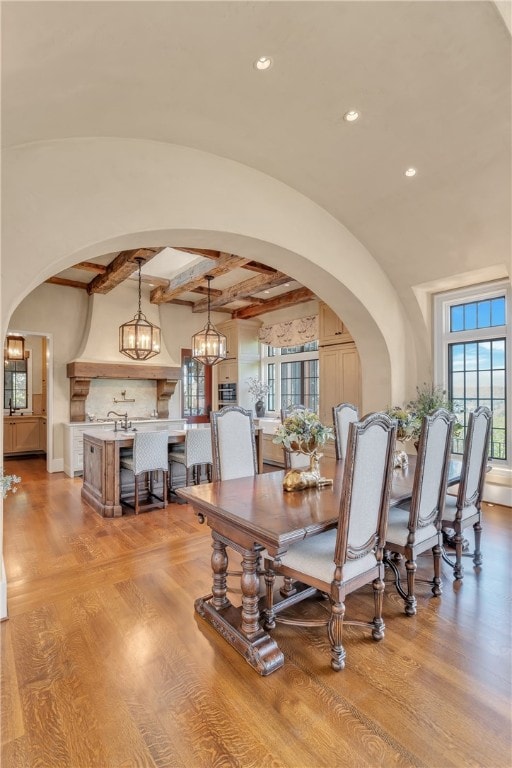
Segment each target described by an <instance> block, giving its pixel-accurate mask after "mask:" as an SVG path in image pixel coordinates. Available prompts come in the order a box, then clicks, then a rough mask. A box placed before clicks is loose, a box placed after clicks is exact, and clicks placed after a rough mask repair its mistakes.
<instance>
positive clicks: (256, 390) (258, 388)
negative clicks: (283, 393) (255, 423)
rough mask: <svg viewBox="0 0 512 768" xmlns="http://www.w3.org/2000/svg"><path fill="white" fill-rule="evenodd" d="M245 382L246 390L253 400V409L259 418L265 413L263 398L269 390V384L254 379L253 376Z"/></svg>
mask: <svg viewBox="0 0 512 768" xmlns="http://www.w3.org/2000/svg"><path fill="white" fill-rule="evenodd" d="M247 383H248V385H249V386H248V387H247V391H248V392H249V394H250V395H251V397H252V399H253V400H254V410H255V411H256V416H258V417H259V418H261V417H262V416H264V415H265V411H266V406H265V398H266V396H267V395H268V393H269V392H270V386H269V385H268V384H267V382H266V381H261V380H260V379H256V378H254V377H253V376H251V377H250V378H249V379H247Z"/></svg>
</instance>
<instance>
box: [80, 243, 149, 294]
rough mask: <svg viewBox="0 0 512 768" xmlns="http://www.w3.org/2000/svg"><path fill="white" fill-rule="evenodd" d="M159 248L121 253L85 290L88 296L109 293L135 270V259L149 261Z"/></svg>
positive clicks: (138, 249)
mask: <svg viewBox="0 0 512 768" xmlns="http://www.w3.org/2000/svg"><path fill="white" fill-rule="evenodd" d="M161 250H162V249H161V248H136V249H135V250H132V251H121V253H119V254H118V255H117V256H116V257H115V259H114V260H113V261H111V262H110V264H109V265H108V266H107V269H106V271H105V273H104V274H103V275H97V276H96V277H95V278H94V279H93V280H91V282H90V283H89V286H88V288H87V292H88V293H89V295H91V294H93V293H110V291H111V290H112V289H113V288H115V287H116V286H118V285H119V284H120V283H122V282H123V281H124V280H126V279H127V278H128V277H130V275H132V273H133V272H135V270H136V269H137V266H138V265H137V262H136V261H135V259H139V258H140V259H144V261H146V262H147V261H149V260H150V259H152V258H153V257H154V256H156V254H157V253H160V251H161Z"/></svg>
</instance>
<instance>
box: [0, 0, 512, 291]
mask: <svg viewBox="0 0 512 768" xmlns="http://www.w3.org/2000/svg"><path fill="white" fill-rule="evenodd" d="M510 43H511V41H510V34H509V32H508V30H507V28H506V25H505V23H504V21H503V18H502V17H501V16H500V14H499V13H498V11H497V9H496V7H495V5H494V4H493V3H491V2H444V1H441V2H322V1H319V2H254V3H253V2H239V1H236V2H190V1H189V2H94V3H90V2H9V3H5V2H4V3H3V4H2V140H3V144H4V146H12V145H16V144H20V143H25V142H33V141H38V140H45V139H62V138H66V137H78V136H81V137H83V136H118V137H133V138H137V137H139V138H144V139H150V140H155V141H164V142H173V143H178V144H184V145H188V146H192V147H197V148H199V149H202V150H205V151H208V152H212V153H216V154H218V155H222V156H224V157H229V158H232V159H234V160H237V161H239V162H241V163H244V164H246V165H249V166H252V167H254V168H257V169H259V170H261V171H263V172H265V173H267V174H270V175H271V176H274V177H275V178H277V179H279V180H281V181H283V182H285V183H286V184H288V185H290V186H292V187H294V188H295V189H297V190H299V191H300V192H301V193H303V194H304V195H306V196H308V197H309V198H311V199H313V200H314V201H316V202H317V203H318V204H319V205H320V206H322V207H324V208H325V209H327V210H328V211H329V212H330V213H331V214H332V215H333V216H335V217H336V218H337V219H339V220H340V221H341V222H343V223H344V224H345V225H346V226H347V227H348V229H349V230H351V231H352V232H353V233H354V234H355V235H356V237H358V238H359V239H360V240H361V241H362V242H363V243H364V244H365V245H366V246H367V247H368V249H369V250H370V251H371V253H372V254H373V255H374V256H375V258H377V259H378V261H379V262H380V264H381V265H382V266H383V268H384V270H385V271H386V272H387V273H388V275H389V277H390V278H391V280H392V281H393V283H394V284H395V287H396V288H397V290H398V291H399V293H402V296H404V294H406V291H407V289H408V288H409V287H410V286H411V285H414V284H415V283H420V282H426V281H432V280H436V279H442V278H444V277H446V276H448V275H450V274H453V273H454V272H465V271H470V270H476V269H478V268H481V267H483V266H486V265H488V264H498V263H500V264H503V263H506V264H509V261H510V228H511V224H510V207H511V197H510V185H511V122H510V120H511V66H510V65H511V59H510V51H511V45H510ZM261 55H269V56H271V57H272V58H273V62H274V63H273V66H272V68H271V69H269V70H267V71H266V72H258V71H256V69H255V68H254V67H253V61H254V60H255V59H256V58H257V57H258V56H261ZM349 109H358V110H360V112H361V119H360V120H359V121H358V122H357V123H353V124H348V123H346V122H344V120H343V114H344V112H345V111H347V110H349ZM409 166H415V167H416V168H417V169H418V174H417V176H416V177H415V178H414V179H407V178H406V177H405V176H404V175H403V172H404V170H405V169H406V168H407V167H409ZM78 182H79V180H77V183H78ZM214 194H215V190H214V189H212V195H214ZM162 245H173V244H172V243H168V244H165V243H162ZM175 245H176V244H175ZM174 266H176V264H173V268H174ZM176 268H177V267H176ZM162 269H163V267H162ZM147 271H148V272H151V271H152V270H151V265H148V269H147ZM231 282H233V281H232V280H230V283H231ZM219 284H220V279H219ZM219 287H222V286H221V285H219ZM406 298H407V297H406ZM196 299H197V297H196Z"/></svg>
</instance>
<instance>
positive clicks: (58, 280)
mask: <svg viewBox="0 0 512 768" xmlns="http://www.w3.org/2000/svg"><path fill="white" fill-rule="evenodd" d="M45 283H53V285H65V286H66V288H82V289H83V290H84V291H86V290H87V288H88V287H89V283H81V282H80V280H68V279H67V278H65V277H49V278H48V280H45Z"/></svg>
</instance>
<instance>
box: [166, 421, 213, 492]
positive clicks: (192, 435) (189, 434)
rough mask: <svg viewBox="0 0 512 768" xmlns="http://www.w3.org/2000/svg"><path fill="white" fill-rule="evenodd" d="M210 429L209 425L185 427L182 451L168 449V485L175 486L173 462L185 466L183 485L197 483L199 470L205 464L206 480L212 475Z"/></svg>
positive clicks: (199, 478)
mask: <svg viewBox="0 0 512 768" xmlns="http://www.w3.org/2000/svg"><path fill="white" fill-rule="evenodd" d="M212 463H213V457H212V431H211V427H209V426H205V427H198V428H197V429H187V431H186V433H185V443H184V450H183V451H169V485H170V487H171V489H172V488H174V487H175V484H174V477H173V464H179V465H181V466H183V467H185V485H192V484H194V485H198V484H199V482H200V480H201V471H202V468H203V467H204V466H206V473H207V477H208V480H209V481H210V480H211V475H212Z"/></svg>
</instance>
